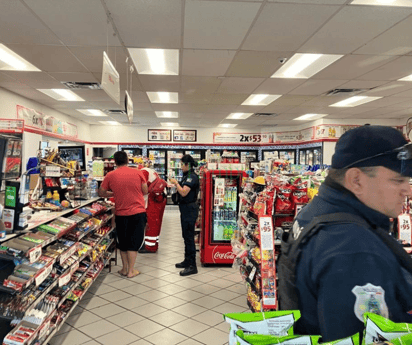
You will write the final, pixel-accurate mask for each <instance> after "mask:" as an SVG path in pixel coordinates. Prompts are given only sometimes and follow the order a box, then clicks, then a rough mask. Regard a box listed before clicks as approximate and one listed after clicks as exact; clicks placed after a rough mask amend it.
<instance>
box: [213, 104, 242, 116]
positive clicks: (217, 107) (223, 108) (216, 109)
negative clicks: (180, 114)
mask: <svg viewBox="0 0 412 345" xmlns="http://www.w3.org/2000/svg"><path fill="white" fill-rule="evenodd" d="M236 108H237V105H235V104H210V105H208V106H207V108H206V111H205V112H209V113H227V114H228V115H229V114H230V113H234V112H235V110H236Z"/></svg>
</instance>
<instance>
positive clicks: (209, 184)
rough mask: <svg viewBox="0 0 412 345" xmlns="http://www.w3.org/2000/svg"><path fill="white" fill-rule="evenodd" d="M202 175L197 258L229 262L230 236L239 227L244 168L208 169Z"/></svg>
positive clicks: (230, 260) (203, 261) (230, 254)
mask: <svg viewBox="0 0 412 345" xmlns="http://www.w3.org/2000/svg"><path fill="white" fill-rule="evenodd" d="M203 174H204V175H203V178H202V190H203V197H202V232H201V236H200V262H201V263H202V265H209V264H232V263H233V260H234V258H235V254H233V253H232V246H231V238H232V235H233V233H234V232H235V231H237V230H238V224H237V219H238V213H239V194H240V188H241V185H242V179H243V178H244V177H247V174H246V173H245V172H244V171H227V170H209V171H205V172H204V173H203Z"/></svg>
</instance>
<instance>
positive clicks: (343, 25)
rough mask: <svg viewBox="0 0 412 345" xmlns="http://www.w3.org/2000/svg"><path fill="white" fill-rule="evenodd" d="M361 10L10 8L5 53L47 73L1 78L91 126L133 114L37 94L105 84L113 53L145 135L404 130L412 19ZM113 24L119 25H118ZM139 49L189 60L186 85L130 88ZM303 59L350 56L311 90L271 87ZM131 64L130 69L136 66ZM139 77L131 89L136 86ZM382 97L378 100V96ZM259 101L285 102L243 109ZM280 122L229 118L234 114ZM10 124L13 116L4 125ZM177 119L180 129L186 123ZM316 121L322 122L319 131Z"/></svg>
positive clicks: (231, 2) (0, 8)
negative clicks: (94, 112) (312, 124)
mask: <svg viewBox="0 0 412 345" xmlns="http://www.w3.org/2000/svg"><path fill="white" fill-rule="evenodd" d="M351 2H352V1H351V0H150V1H148V0H122V1H119V0H87V1H85V0H70V1H67V0H53V1H50V0H13V1H12V0H8V1H1V2H0V43H2V44H4V45H6V46H7V47H8V48H9V49H11V50H13V51H14V52H15V53H17V54H19V55H20V56H21V57H23V58H24V59H26V60H27V61H29V62H30V63H31V64H33V65H34V66H36V67H37V68H39V69H40V70H41V72H17V71H1V72H0V87H2V88H5V89H8V90H10V91H12V92H15V93H17V94H20V95H22V96H24V97H27V98H30V99H33V100H35V101H37V102H39V103H41V104H45V105H47V106H49V107H51V108H55V109H57V110H59V111H60V112H62V113H65V114H67V115H69V116H72V117H74V118H76V119H80V120H83V121H85V122H87V123H90V124H98V123H99V122H98V121H102V120H103V121H112V120H113V121H118V122H120V123H121V124H123V125H127V124H128V120H127V117H126V115H110V116H107V117H88V116H86V115H84V114H82V113H80V112H78V111H76V109H102V110H104V109H122V107H123V105H117V104H116V103H115V102H113V101H112V100H111V99H110V97H109V96H107V95H106V94H105V92H103V91H102V90H82V91H74V92H75V93H77V94H78V95H79V96H80V97H82V98H83V99H85V102H59V101H56V100H54V99H52V98H50V97H48V96H46V95H44V94H43V93H41V92H39V91H37V89H52V88H54V89H56V88H65V86H64V85H63V84H61V82H67V81H74V82H76V81H77V82H100V78H101V72H102V60H103V51H108V55H109V57H110V59H111V60H112V62H113V64H114V65H115V66H116V69H117V70H118V72H119V74H120V80H121V91H122V96H121V98H122V99H123V97H124V91H125V90H126V89H127V88H128V84H129V89H132V92H131V96H132V98H133V104H134V113H135V114H134V125H140V126H160V123H161V122H166V121H165V119H164V118H163V119H162V118H158V117H156V114H155V111H173V112H179V118H178V119H173V122H179V124H180V125H181V126H184V127H192V128H199V127H217V126H218V125H219V124H221V123H236V124H237V127H236V129H253V128H255V129H260V128H262V127H266V126H274V125H278V126H295V125H301V124H302V121H294V120H293V119H294V118H296V117H298V116H301V115H304V114H307V113H315V114H328V116H326V117H325V120H327V119H328V118H329V119H331V120H332V119H371V118H379V119H381V118H382V119H386V118H387V119H402V118H405V117H408V116H409V115H411V114H412V101H411V97H412V81H409V82H408V81H399V80H398V79H400V78H403V77H406V76H408V75H411V74H412V35H411V32H412V8H411V7H395V6H370V5H351ZM107 14H109V16H110V19H111V20H110V22H109V23H108V20H107ZM127 48H162V49H178V50H179V75H177V76H173V75H162V76H160V75H138V74H137V73H136V71H135V72H134V74H133V77H132V78H131V77H130V76H129V82H127V70H128V68H127V65H126V62H125V60H126V58H127V57H128V54H129V53H128V50H127ZM295 53H312V54H343V55H344V56H343V57H342V58H340V59H339V60H338V61H336V62H334V63H332V64H331V65H330V66H328V67H327V68H325V69H323V70H322V71H320V72H319V73H317V74H315V75H314V76H312V77H311V78H309V79H274V78H270V77H271V76H272V75H273V74H274V73H275V72H276V71H277V70H278V69H279V68H280V67H281V66H282V64H281V62H280V59H283V58H286V59H289V58H291V57H292V56H293V55H294V54H295ZM130 64H131V59H129V65H130ZM130 78H131V79H130ZM334 88H361V89H366V90H365V91H363V92H362V93H360V94H359V95H364V96H372V97H382V98H380V99H378V100H376V101H373V102H370V103H366V104H364V105H360V106H357V107H353V108H336V107H330V105H331V104H334V103H337V102H339V101H341V100H343V99H345V98H348V97H349V96H342V95H339V96H326V95H325V94H326V93H327V92H328V91H329V90H331V89H334ZM369 89H371V90H369ZM146 92H178V94H179V103H178V104H162V103H151V102H150V100H149V98H148V96H147V93H146ZM251 94H269V95H282V96H281V97H280V98H278V99H276V100H275V101H274V102H273V103H271V104H269V105H268V106H246V105H241V104H242V103H243V102H244V101H245V100H246V99H247V98H248V97H249V96H250V95H251ZM256 112H269V113H276V114H277V116H275V117H269V118H267V117H256V116H254V115H252V116H251V117H249V118H248V119H246V120H236V119H230V120H229V119H226V118H227V116H228V115H229V114H231V113H256ZM0 117H1V114H0ZM175 120H176V121H175ZM308 121H310V120H308Z"/></svg>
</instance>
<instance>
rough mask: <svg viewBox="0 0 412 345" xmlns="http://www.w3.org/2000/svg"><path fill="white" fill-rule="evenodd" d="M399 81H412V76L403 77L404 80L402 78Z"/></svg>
mask: <svg viewBox="0 0 412 345" xmlns="http://www.w3.org/2000/svg"><path fill="white" fill-rule="evenodd" d="M398 80H399V81H412V74H411V75H408V76H406V77H404V78H402V79H398Z"/></svg>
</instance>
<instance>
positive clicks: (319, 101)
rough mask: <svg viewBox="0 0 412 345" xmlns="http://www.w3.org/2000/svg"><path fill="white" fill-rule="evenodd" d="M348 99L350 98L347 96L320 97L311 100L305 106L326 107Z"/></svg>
mask: <svg viewBox="0 0 412 345" xmlns="http://www.w3.org/2000/svg"><path fill="white" fill-rule="evenodd" d="M346 98H348V96H347V95H337V96H336V95H334V96H319V97H316V98H313V99H311V100H309V101H308V102H307V103H306V104H305V105H307V106H314V107H326V106H329V105H331V104H333V103H336V102H339V101H342V100H344V99H346Z"/></svg>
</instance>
